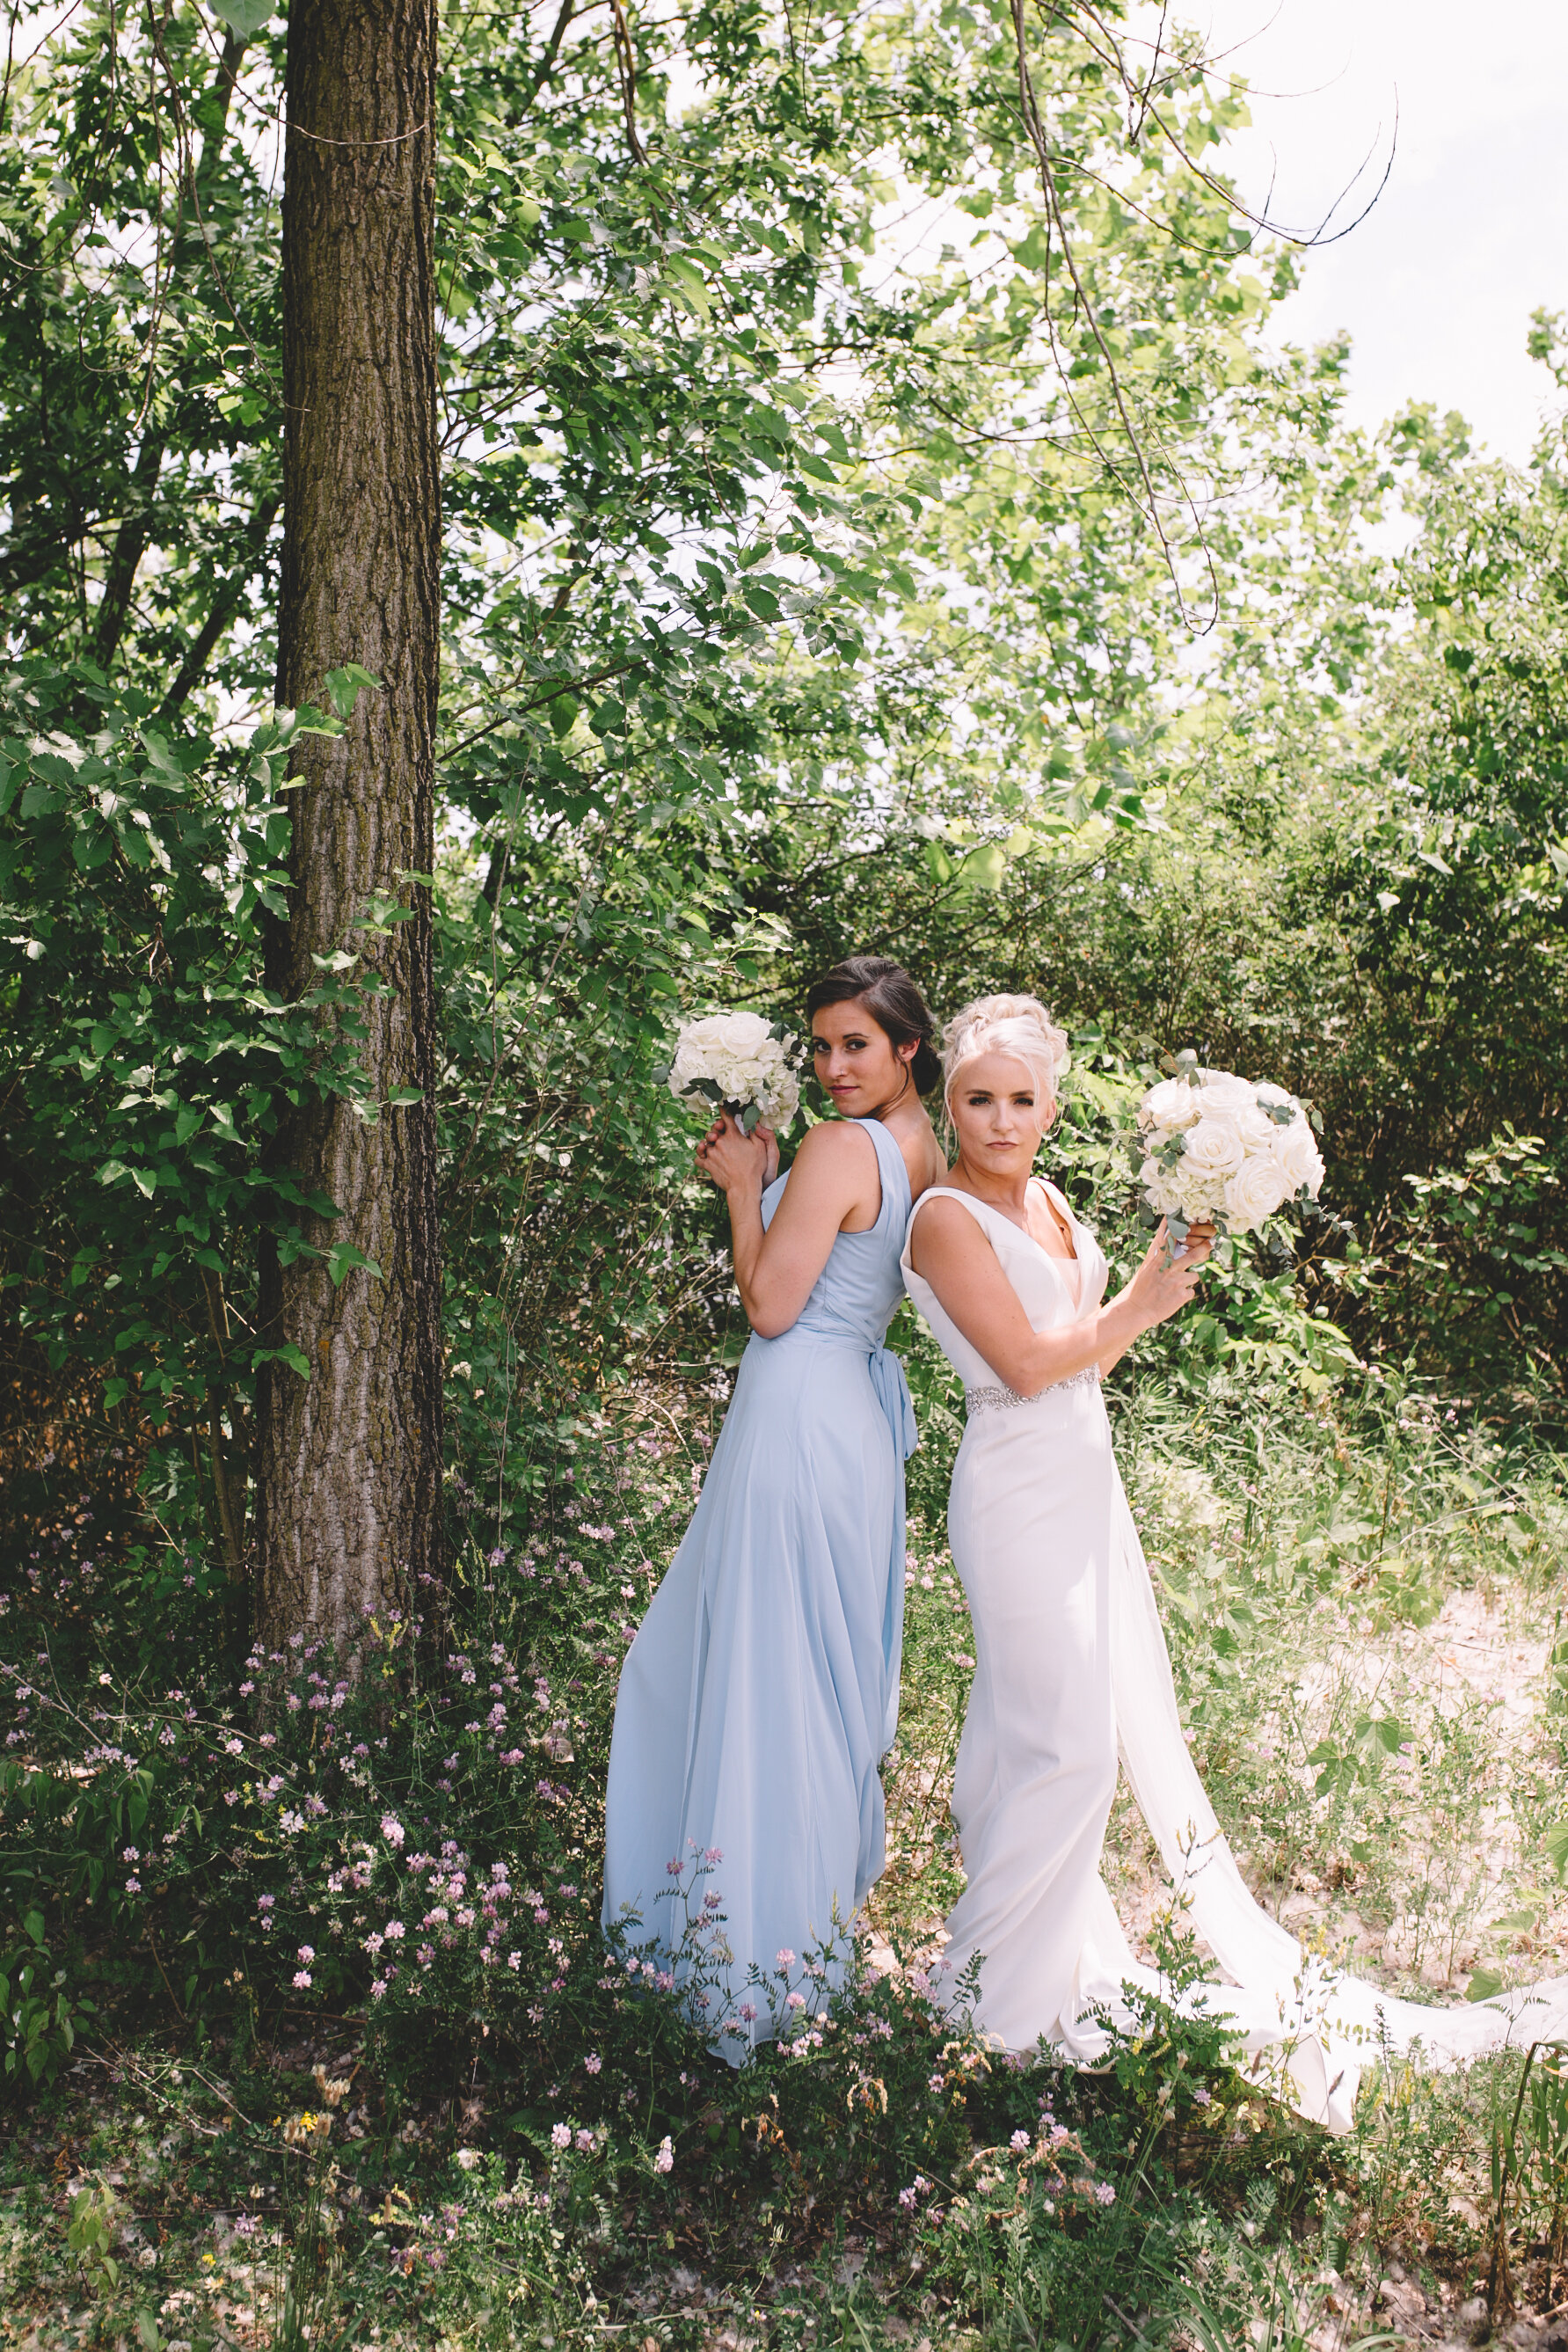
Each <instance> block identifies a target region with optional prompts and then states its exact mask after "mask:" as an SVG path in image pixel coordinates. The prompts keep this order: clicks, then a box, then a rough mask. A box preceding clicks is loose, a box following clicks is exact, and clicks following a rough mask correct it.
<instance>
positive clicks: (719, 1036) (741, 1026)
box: [704, 1013, 772, 1061]
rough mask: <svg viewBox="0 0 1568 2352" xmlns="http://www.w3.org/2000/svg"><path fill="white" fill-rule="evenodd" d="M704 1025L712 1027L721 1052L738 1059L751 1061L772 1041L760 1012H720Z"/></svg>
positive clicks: (715, 1041)
mask: <svg viewBox="0 0 1568 2352" xmlns="http://www.w3.org/2000/svg"><path fill="white" fill-rule="evenodd" d="M704 1026H705V1027H709V1026H711V1027H712V1029H713V1031H714V1041H713V1042H714V1044H715V1045H716V1046H717V1048H718V1050H719V1052H720V1053H721V1054H729V1055H733V1056H734V1058H735V1059H736V1060H737V1061H749V1060H750V1059H751V1058H752V1057H753V1056H754V1055H758V1054H759V1053H760V1052H761V1051H762V1048H763V1047H764V1046H765V1045H770V1044H771V1043H772V1040H771V1038H770V1037H769V1036H768V1024H767V1022H766V1021H764V1019H763V1018H762V1015H761V1013H716V1014H715V1016H714V1018H713V1021H712V1022H711V1024H710V1023H705V1024H704Z"/></svg>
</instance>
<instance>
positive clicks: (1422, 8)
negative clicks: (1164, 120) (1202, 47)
mask: <svg viewBox="0 0 1568 2352" xmlns="http://www.w3.org/2000/svg"><path fill="white" fill-rule="evenodd" d="M1173 14H1174V15H1177V16H1182V17H1184V18H1186V20H1187V21H1189V22H1191V23H1193V24H1195V25H1196V26H1197V27H1198V28H1199V29H1200V30H1202V29H1204V28H1205V27H1207V28H1209V29H1210V37H1211V51H1212V53H1214V54H1218V53H1219V52H1221V51H1225V52H1228V53H1229V54H1228V69H1229V70H1231V71H1233V72H1236V73H1239V74H1241V75H1243V76H1245V78H1246V79H1247V80H1248V81H1249V84H1250V85H1251V89H1252V92H1253V95H1252V98H1251V100H1250V103H1251V110H1252V116H1253V123H1254V128H1253V129H1252V130H1251V131H1247V132H1245V133H1243V134H1241V136H1240V137H1239V139H1238V140H1237V141H1236V142H1235V145H1234V157H1233V163H1232V169H1233V170H1234V171H1235V172H1236V173H1237V176H1238V179H1239V184H1240V186H1241V190H1242V193H1243V194H1244V195H1245V196H1246V197H1247V199H1248V200H1249V202H1250V203H1251V204H1253V205H1260V204H1261V203H1262V202H1263V200H1264V198H1265V196H1266V195H1267V194H1268V189H1269V182H1270V176H1271V175H1272V176H1273V177H1274V179H1275V185H1274V190H1273V194H1272V197H1271V199H1270V210H1271V213H1272V215H1273V217H1274V218H1275V219H1276V220H1280V221H1282V222H1285V223H1288V224H1289V226H1291V227H1292V228H1296V229H1300V228H1303V227H1312V226H1315V225H1316V223H1317V221H1318V220H1319V219H1320V218H1321V217H1322V215H1323V214H1324V213H1325V212H1327V210H1328V208H1329V206H1330V205H1331V204H1332V203H1333V198H1334V197H1335V195H1336V194H1338V193H1339V191H1340V190H1341V189H1342V188H1343V186H1344V185H1345V184H1346V183H1347V182H1349V181H1350V180H1351V179H1352V178H1353V176H1354V174H1355V173H1356V172H1357V170H1358V169H1359V168H1360V166H1361V164H1362V163H1363V160H1364V157H1365V156H1366V155H1367V152H1368V151H1369V150H1371V151H1373V153H1374V161H1373V163H1372V165H1371V166H1370V168H1369V170H1368V171H1367V172H1366V173H1365V174H1364V176H1363V179H1362V181H1361V182H1360V184H1359V186H1360V189H1361V190H1364V191H1365V192H1366V193H1368V194H1370V192H1371V189H1372V187H1374V186H1375V184H1376V182H1377V179H1378V178H1379V177H1380V176H1381V173H1382V171H1383V167H1384V165H1385V163H1386V161H1387V156H1388V147H1389V142H1390V138H1391V135H1392V133H1393V131H1394V127H1395V116H1396V104H1397V113H1398V139H1397V144H1396V152H1395V157H1394V168H1393V173H1392V176H1391V178H1390V180H1389V184H1388V185H1387V187H1386V188H1385V191H1384V193H1383V195H1382V196H1381V198H1380V199H1379V201H1378V203H1377V205H1376V206H1375V209H1374V211H1373V212H1372V214H1371V215H1370V217H1369V218H1368V219H1366V220H1365V221H1364V222H1363V223H1362V225H1361V226H1360V227H1359V228H1357V229H1355V230H1354V232H1353V233H1352V235H1350V236H1347V237H1346V238H1344V240H1343V242H1342V243H1340V244H1338V245H1333V246H1329V247H1326V248H1325V249H1322V250H1320V251H1318V252H1316V253H1313V254H1310V255H1308V256H1307V257H1306V265H1305V282H1304V284H1303V287H1302V289H1301V292H1300V293H1299V294H1298V295H1296V296H1295V297H1293V298H1292V299H1291V301H1290V302H1289V303H1288V304H1287V305H1285V306H1284V307H1283V308H1282V309H1281V311H1280V312H1278V313H1277V314H1276V317H1277V320H1278V328H1277V332H1278V334H1279V337H1280V340H1281V341H1291V342H1297V341H1317V340H1319V339H1320V338H1321V337H1322V336H1324V335H1328V334H1332V333H1333V331H1335V330H1336V329H1338V328H1341V327H1344V328H1348V329H1349V331H1350V333H1351V335H1352V337H1353V339H1354V364H1353V369H1352V377H1351V383H1352V398H1351V415H1352V417H1353V419H1354V421H1355V422H1356V423H1358V424H1364V425H1375V424H1377V423H1379V422H1381V420H1382V419H1383V418H1384V417H1385V416H1386V415H1389V414H1390V413H1391V412H1392V411H1393V410H1395V409H1396V408H1397V407H1398V406H1399V405H1400V404H1402V403H1403V402H1404V401H1406V400H1410V399H1416V400H1429V401H1432V402H1435V403H1436V404H1437V407H1438V409H1439V410H1447V409H1450V408H1458V409H1459V410H1461V411H1462V412H1463V414H1464V415H1466V416H1467V417H1468V418H1469V421H1470V423H1471V425H1472V426H1473V427H1474V429H1475V432H1476V435H1477V436H1478V439H1479V440H1480V441H1482V442H1484V443H1486V445H1487V446H1489V447H1490V449H1491V450H1492V451H1493V452H1494V453H1495V454H1496V455H1498V456H1500V457H1511V458H1514V459H1516V460H1517V459H1522V458H1524V457H1526V456H1527V455H1528V453H1529V449H1530V445H1531V438H1532V436H1533V434H1534V432H1535V428H1536V426H1537V425H1538V424H1539V423H1540V421H1541V419H1542V414H1543V412H1545V413H1551V412H1552V409H1553V408H1554V407H1560V406H1561V401H1560V399H1559V396H1558V394H1557V392H1556V387H1555V385H1554V384H1553V383H1552V379H1551V377H1550V376H1549V375H1548V373H1547V372H1546V370H1545V369H1544V368H1543V367H1542V366H1540V365H1539V364H1538V363H1537V362H1532V361H1531V360H1529V359H1527V358H1526V356H1525V351H1524V340H1525V335H1526V333H1527V331H1528V328H1529V321H1530V314H1531V310H1534V309H1536V308H1537V307H1538V305H1540V304H1542V303H1544V304H1546V305H1547V306H1548V308H1550V309H1553V310H1568V169H1565V168H1564V151H1565V148H1568V97H1565V93H1568V6H1564V5H1563V0H1507V5H1503V6H1501V7H1498V8H1492V9H1486V8H1478V7H1477V6H1476V5H1475V0H1176V5H1175V7H1174V8H1173ZM1265 92H1277V93H1281V94H1280V95H1268V96H1266V95H1265V94H1264V93H1265ZM1362 201H1364V197H1363V199H1362ZM1360 209H1361V203H1360V202H1358V201H1356V192H1353V194H1352V199H1351V202H1350V204H1349V205H1348V207H1347V208H1346V210H1345V212H1344V213H1343V215H1342V217H1344V218H1354V215H1355V213H1357V212H1358V211H1359V210H1360Z"/></svg>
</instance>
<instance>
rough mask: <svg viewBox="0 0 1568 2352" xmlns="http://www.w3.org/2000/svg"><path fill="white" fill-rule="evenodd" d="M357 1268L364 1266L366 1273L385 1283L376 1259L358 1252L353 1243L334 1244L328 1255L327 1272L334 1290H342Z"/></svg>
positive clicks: (384, 1277)
mask: <svg viewBox="0 0 1568 2352" xmlns="http://www.w3.org/2000/svg"><path fill="white" fill-rule="evenodd" d="M356 1266H363V1267H364V1269H365V1272H366V1273H367V1274H369V1275H371V1276H374V1278H375V1280H376V1281H377V1282H384V1281H385V1279H386V1276H384V1275H383V1274H382V1270H381V1267H380V1266H379V1265H377V1264H376V1262H375V1260H374V1258H373V1257H366V1255H364V1252H363V1251H362V1250H357V1249H356V1248H355V1247H354V1244H353V1243H352V1242H334V1243H333V1244H332V1246H331V1248H330V1249H329V1251H328V1253H327V1271H328V1273H329V1275H330V1276H331V1277H332V1287H333V1289H334V1290H341V1288H342V1286H343V1285H344V1283H345V1282H346V1281H347V1280H348V1277H349V1276H350V1274H351V1273H352V1272H353V1270H354V1268H355V1267H356Z"/></svg>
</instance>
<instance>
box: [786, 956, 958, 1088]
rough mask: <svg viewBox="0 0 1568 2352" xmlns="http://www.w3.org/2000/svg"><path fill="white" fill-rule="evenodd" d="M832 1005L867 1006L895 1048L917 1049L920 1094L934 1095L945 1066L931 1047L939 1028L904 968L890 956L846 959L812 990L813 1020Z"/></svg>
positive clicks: (914, 1072) (913, 1069) (913, 1070)
mask: <svg viewBox="0 0 1568 2352" xmlns="http://www.w3.org/2000/svg"><path fill="white" fill-rule="evenodd" d="M828 1004H863V1005H864V1006H865V1009H866V1011H867V1012H868V1013H870V1015H871V1017H872V1019H873V1021H874V1022H875V1023H876V1025H877V1027H878V1028H879V1029H880V1030H882V1031H883V1034H885V1035H886V1036H887V1037H889V1038H890V1039H891V1040H892V1042H893V1044H894V1045H910V1044H911V1043H913V1045H914V1046H915V1058H914V1060H913V1061H912V1062H911V1064H910V1075H911V1076H912V1077H913V1079H914V1081H915V1089H916V1091H917V1092H918V1093H920V1094H923V1095H928V1094H929V1093H930V1092H931V1089H932V1087H935V1086H939V1085H940V1084H941V1081H942V1065H941V1063H940V1062H939V1061H938V1060H937V1058H936V1046H935V1045H933V1044H932V1042H931V1041H932V1039H933V1037H934V1036H935V1035H936V1022H935V1021H933V1019H932V1018H931V1012H930V1008H929V1006H928V1005H927V1004H926V1002H925V998H924V997H923V996H922V995H921V993H920V991H919V990H918V989H917V988H916V987H915V982H913V981H912V980H911V979H910V977H909V974H908V973H907V972H906V971H904V966H903V965H902V964H901V963H890V962H889V961H888V959H887V958H886V956H873V955H856V956H846V957H845V958H844V961H843V962H842V963H836V964H835V965H834V966H833V968H832V970H831V971H827V972H824V973H823V974H822V977H821V980H819V981H818V982H816V983H815V985H814V986H813V987H812V988H810V990H808V992H807V995H806V1018H807V1020H808V1021H810V1018H811V1016H812V1014H813V1013H821V1010H822V1008H823V1006H824V1005H828Z"/></svg>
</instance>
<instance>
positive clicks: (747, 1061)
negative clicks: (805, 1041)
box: [658, 1013, 800, 1135]
mask: <svg viewBox="0 0 1568 2352" xmlns="http://www.w3.org/2000/svg"><path fill="white" fill-rule="evenodd" d="M798 1064H799V1055H798V1052H797V1040H796V1038H795V1036H794V1034H792V1032H791V1031H789V1030H788V1029H786V1027H785V1026H784V1024H783V1023H782V1021H764V1019H763V1018H762V1015H761V1014H760V1013H707V1014H706V1015H705V1016H704V1018H703V1019H702V1020H700V1021H688V1022H687V1023H686V1024H685V1026H684V1027H683V1028H682V1030H681V1032H680V1034H679V1035H678V1036H677V1037H676V1039H675V1051H674V1059H673V1060H672V1062H671V1064H670V1066H669V1068H668V1069H667V1070H664V1071H662V1072H660V1073H659V1074H658V1075H659V1076H662V1077H663V1078H664V1082H665V1084H666V1085H667V1086H668V1087H669V1089H670V1092H671V1093H672V1094H673V1095H674V1097H675V1099H676V1101H677V1102H684V1103H690V1104H691V1106H692V1108H694V1109H696V1108H706V1109H707V1110H709V1111H716V1110H727V1111H728V1113H729V1114H730V1117H731V1118H733V1119H734V1120H735V1122H736V1125H737V1127H738V1128H739V1129H740V1131H741V1133H742V1134H743V1135H749V1134H751V1132H752V1130H753V1129H755V1128H757V1127H759V1126H760V1125H762V1123H763V1122H764V1121H766V1122H767V1124H768V1126H769V1127H770V1128H772V1129H774V1131H775V1132H776V1133H777V1134H782V1133H783V1131H784V1129H786V1128H787V1127H788V1126H789V1122H790V1120H791V1119H792V1118H794V1116H795V1113H796V1111H797V1109H798V1108H800V1076H799V1070H798Z"/></svg>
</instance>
